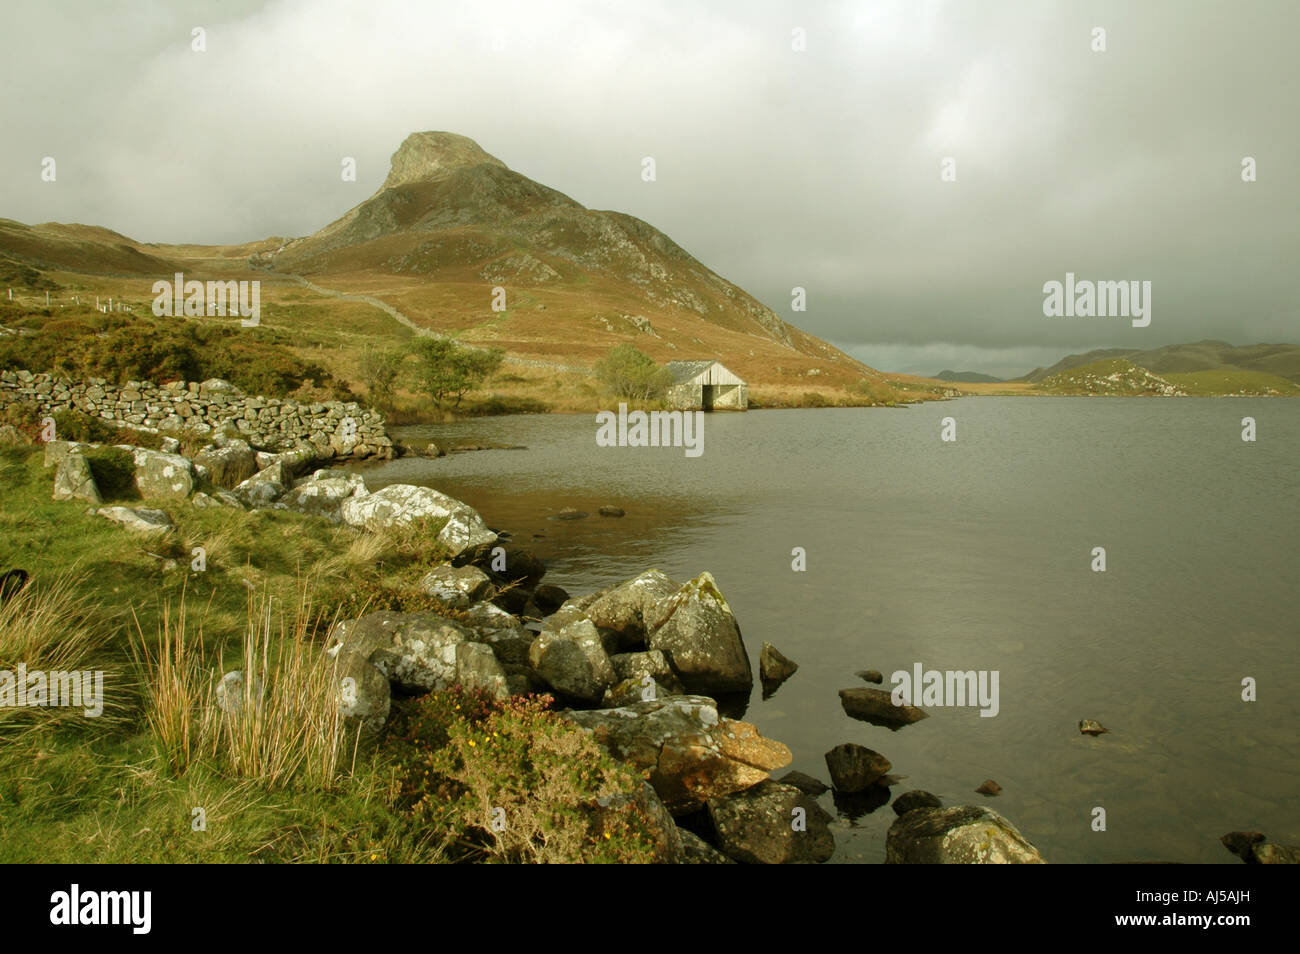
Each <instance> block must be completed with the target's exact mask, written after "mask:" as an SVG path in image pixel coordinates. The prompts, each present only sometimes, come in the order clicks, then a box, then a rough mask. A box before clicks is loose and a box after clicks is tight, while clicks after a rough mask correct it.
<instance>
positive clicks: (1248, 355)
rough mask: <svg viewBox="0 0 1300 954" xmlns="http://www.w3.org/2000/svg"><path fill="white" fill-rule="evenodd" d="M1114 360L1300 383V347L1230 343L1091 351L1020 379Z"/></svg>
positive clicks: (1166, 370) (1162, 370)
mask: <svg viewBox="0 0 1300 954" xmlns="http://www.w3.org/2000/svg"><path fill="white" fill-rule="evenodd" d="M1113 359H1123V360H1126V361H1131V362H1132V363H1133V364H1136V365H1138V366H1139V367H1142V368H1146V369H1147V370H1149V371H1151V372H1153V373H1155V374H1158V375H1167V374H1193V373H1200V372H1207V371H1220V372H1230V371H1254V372H1258V373H1260V374H1263V375H1266V376H1269V377H1278V378H1284V379H1286V380H1287V381H1290V382H1292V383H1293V384H1300V345H1292V344H1259V345H1243V346H1240V347H1237V346H1234V345H1230V344H1228V343H1227V342H1226V341H1197V342H1194V343H1192V344H1181V345H1166V346H1164V347H1162V348H1152V349H1150V350H1149V351H1138V350H1132V349H1124V348H1108V349H1104V350H1099V351H1089V352H1088V353H1087V354H1072V355H1068V356H1067V357H1065V358H1062V359H1061V360H1060V361H1058V362H1057V363H1056V364H1054V365H1052V366H1051V367H1050V368H1035V369H1034V370H1033V371H1031V372H1029V373H1028V374H1026V375H1025V376H1024V377H1023V378H1019V379H1018V380H1021V381H1029V382H1033V383H1039V382H1042V381H1045V380H1047V379H1048V378H1050V377H1053V376H1055V375H1059V374H1061V373H1062V372H1064V371H1068V370H1070V369H1071V368H1078V367H1082V366H1083V365H1088V364H1093V363H1095V362H1097V361H1106V360H1113ZM1224 380H1225V381H1226V380H1227V379H1226V378H1225V379H1224ZM1242 380H1243V381H1247V382H1249V383H1251V384H1252V385H1254V384H1258V383H1260V382H1261V381H1266V379H1253V378H1248V379H1242Z"/></svg>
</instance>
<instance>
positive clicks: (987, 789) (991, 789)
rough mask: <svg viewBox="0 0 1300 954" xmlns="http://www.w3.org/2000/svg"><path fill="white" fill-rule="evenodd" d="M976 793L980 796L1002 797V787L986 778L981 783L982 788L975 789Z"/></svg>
mask: <svg viewBox="0 0 1300 954" xmlns="http://www.w3.org/2000/svg"><path fill="white" fill-rule="evenodd" d="M975 791H976V792H977V793H978V794H980V795H1001V794H1002V786H1001V785H999V784H998V783H997V782H995V781H993V779H991V778H986V779H985V780H984V781H983V782H982V783H980V787H979V788H977V789H975Z"/></svg>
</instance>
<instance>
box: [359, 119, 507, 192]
mask: <svg viewBox="0 0 1300 954" xmlns="http://www.w3.org/2000/svg"><path fill="white" fill-rule="evenodd" d="M483 164H488V165H494V166H500V167H501V168H502V169H504V168H506V164H505V163H504V162H502V161H501V160H500V159H498V158H496V157H495V156H490V155H488V154H487V153H486V152H484V151H483V149H482V148H481V147H480V146H479V144H478V143H476V142H475V141H474V140H473V139H470V138H468V137H467V136H458V135H456V134H455V133H449V132H417V133H411V135H409V136H407V137H406V139H405V141H403V143H402V144H401V145H400V146H398V148H397V152H395V153H393V159H392V167H391V168H390V170H389V172H388V178H387V179H385V180H384V185H383V188H385V189H391V188H393V187H395V186H401V185H406V184H408V183H411V182H427V181H429V180H433V179H440V178H442V177H443V176H445V175H447V174H448V173H450V172H452V171H453V170H456V169H460V168H464V167H466V166H477V165H483Z"/></svg>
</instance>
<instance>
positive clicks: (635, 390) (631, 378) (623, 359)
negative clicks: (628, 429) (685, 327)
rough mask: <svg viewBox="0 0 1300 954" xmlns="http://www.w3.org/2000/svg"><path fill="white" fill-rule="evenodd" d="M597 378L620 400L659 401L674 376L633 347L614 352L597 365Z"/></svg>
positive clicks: (620, 347) (620, 346) (622, 345)
mask: <svg viewBox="0 0 1300 954" xmlns="http://www.w3.org/2000/svg"><path fill="white" fill-rule="evenodd" d="M596 376H597V377H598V378H599V379H600V381H601V383H602V384H604V385H605V387H606V388H608V389H609V390H610V392H612V393H613V394H614V395H615V396H616V397H621V398H630V399H632V400H635V401H657V400H659V399H661V398H662V397H663V396H664V395H665V394H666V393H667V391H668V386H669V385H670V384H671V383H672V374H671V373H670V372H669V370H668V369H667V368H661V367H659V365H657V364H655V362H654V359H653V358H651V357H650V356H649V355H646V354H642V353H641V352H640V351H638V350H637V349H636V348H635V347H633V346H632V345H630V344H621V345H618V346H616V347H614V348H611V349H610V352H609V354H607V355H605V357H604V358H602V359H601V360H600V361H598V362H596Z"/></svg>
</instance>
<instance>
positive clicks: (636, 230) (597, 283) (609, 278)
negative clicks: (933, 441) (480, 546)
mask: <svg viewBox="0 0 1300 954" xmlns="http://www.w3.org/2000/svg"><path fill="white" fill-rule="evenodd" d="M261 262H262V263H263V264H269V265H270V266H271V267H272V268H274V269H275V270H276V271H285V272H291V273H295V274H302V275H308V276H311V277H312V279H313V280H314V281H318V282H320V283H322V284H329V281H328V279H329V278H330V277H333V276H337V277H338V278H342V279H348V278H356V277H359V273H361V272H367V273H370V275H371V277H372V279H373V277H374V276H375V275H376V274H379V275H389V276H392V277H393V278H394V279H398V281H396V282H390V283H389V284H390V286H392V287H394V288H395V289H396V294H398V295H402V296H404V304H397V303H395V304H396V306H397V307H399V308H400V309H401V310H402V311H404V312H406V313H407V314H412V315H417V316H418V315H419V314H420V312H421V307H420V304H421V303H420V302H419V301H413V300H412V297H413V296H412V295H411V294H410V293H409V288H404V287H403V282H402V281H401V279H410V280H412V281H413V282H415V281H418V282H419V283H421V284H424V285H426V286H430V285H436V286H440V287H426V288H425V291H426V293H427V294H426V296H425V297H426V299H427V300H426V301H425V302H424V304H426V305H430V304H431V305H432V306H433V308H432V311H433V313H430V312H429V311H427V310H426V314H428V315H429V318H430V324H431V325H441V326H442V327H443V328H444V329H446V328H447V326H448V325H449V326H450V328H449V329H448V330H457V331H464V332H470V333H469V334H467V335H466V337H467V338H469V339H471V340H472V339H473V338H474V337H475V334H474V333H473V331H472V329H473V328H475V327H476V326H478V325H481V324H482V323H483V321H484V318H485V317H486V316H485V314H484V313H485V312H487V311H488V309H487V303H488V300H489V292H490V289H491V288H492V287H495V286H501V287H503V288H505V290H506V294H507V301H508V302H512V304H515V305H523V306H524V307H530V308H534V309H538V306H539V305H540V306H541V307H540V309H538V310H547V309H550V308H559V309H561V310H562V314H563V320H564V321H565V322H568V323H575V324H576V327H577V328H578V329H580V331H581V333H580V334H579V336H578V337H579V338H580V339H585V338H587V337H588V335H589V332H590V331H591V330H593V328H594V330H596V331H597V332H599V331H609V330H611V329H612V330H614V331H615V332H616V333H619V334H621V335H623V336H626V335H628V334H631V335H633V336H636V335H638V334H641V335H643V336H644V339H645V340H644V343H645V344H646V345H647V346H648V347H647V349H646V350H648V351H650V352H653V351H655V350H659V351H664V350H665V349H664V348H663V347H662V346H661V345H662V344H664V343H667V344H671V345H673V346H674V347H673V348H671V349H667V350H669V351H674V350H675V351H676V352H677V353H676V354H671V353H669V354H667V355H660V357H676V358H681V357H701V356H703V357H713V356H720V357H722V358H723V359H724V361H727V360H735V361H738V362H739V363H741V364H744V363H745V358H746V357H747V356H748V355H747V354H746V352H747V351H748V350H750V349H751V348H753V339H755V338H757V339H761V340H764V341H765V342H767V343H770V344H774V345H777V346H778V347H779V348H780V349H782V350H786V351H791V352H796V353H798V354H801V355H804V356H808V357H814V358H816V359H818V360H819V362H829V363H830V364H831V365H835V366H838V369H837V368H833V367H832V368H824V369H823V372H831V371H834V370H840V369H842V371H843V372H846V373H847V374H848V375H849V376H853V377H856V378H860V377H862V376H864V375H866V376H875V372H874V371H872V369H870V368H867V367H866V366H865V365H862V364H861V363H860V362H858V361H856V360H855V359H853V358H850V357H849V356H848V355H845V354H843V353H842V352H839V351H838V350H837V349H834V348H831V347H830V346H829V345H827V344H826V343H825V342H822V341H820V340H819V339H817V338H814V337H813V336H811V335H807V334H805V333H804V332H802V331H800V330H799V329H797V328H795V327H793V326H792V325H789V324H787V323H786V322H784V321H782V320H781V318H780V317H779V316H777V315H776V314H775V313H774V312H773V311H772V310H771V309H769V308H767V307H766V306H764V305H762V304H761V303H760V302H758V301H756V300H755V299H753V298H752V297H750V296H749V295H748V294H746V293H745V292H744V291H743V290H741V289H740V288H738V287H736V286H735V285H733V284H732V283H731V282H728V281H726V280H725V279H723V278H722V277H720V276H718V275H717V274H715V273H714V272H713V271H711V270H710V269H708V268H707V267H705V266H704V265H703V264H701V263H700V262H698V261H697V260H696V259H695V258H693V257H692V256H691V255H690V254H689V253H688V252H686V251H685V250H684V249H683V248H681V246H679V245H678V244H677V243H675V242H674V241H673V240H672V239H670V238H669V237H668V236H666V235H665V234H663V233H662V232H660V231H659V230H657V229H655V228H654V227H652V226H650V225H649V224H647V223H645V222H643V221H641V220H640V219H637V218H635V217H633V216H630V215H624V214H622V213H618V212H603V211H595V210H591V209H587V208H585V207H583V206H582V205H580V204H579V203H578V202H576V201H574V200H573V199H571V198H569V197H568V196H566V195H564V194H563V193H561V192H557V191H556V190H554V189H551V188H549V187H547V186H544V185H541V184H540V183H537V182H534V181H533V180H531V179H529V178H527V177H526V176H523V175H520V174H519V173H517V172H513V171H512V170H510V169H509V168H507V167H506V166H505V164H504V163H502V162H501V161H500V160H499V159H496V158H494V157H493V156H490V155H488V154H487V153H486V152H484V151H483V150H482V149H481V148H479V146H478V145H477V144H476V143H474V142H473V141H472V140H470V139H467V138H465V137H463V136H457V135H454V134H451V133H445V132H423V133H414V134H412V135H411V136H409V137H407V139H406V140H405V141H404V142H403V143H402V145H401V147H400V148H399V149H398V150H397V152H396V153H394V155H393V158H392V170H391V171H390V173H389V175H388V178H387V179H386V180H385V182H384V184H383V186H382V187H381V188H380V189H379V191H378V192H376V193H375V194H374V195H373V196H371V197H370V198H369V199H367V200H366V201H365V202H362V203H361V204H360V205H358V206H356V207H355V208H353V209H351V210H350V211H348V212H347V213H346V214H344V215H343V216H342V217H340V218H339V219H338V220H337V221H335V222H333V223H331V224H330V225H327V226H326V227H325V228H323V229H321V230H320V231H319V232H317V233H315V234H314V235H311V236H308V237H306V238H302V239H298V240H295V241H292V242H289V243H288V244H287V245H285V246H284V247H283V248H281V249H279V250H278V251H276V252H275V253H273V254H270V255H267V256H263V257H262V259H261ZM335 284H338V283H337V282H336V283H335ZM452 291H455V292H456V293H455V294H449V293H450V292H452ZM415 297H417V298H418V296H415ZM471 316H472V320H471ZM514 317H515V318H521V317H522V316H520V315H519V313H518V312H515V315H514ZM558 317H559V316H557V315H555V314H551V315H548V316H547V321H546V324H548V325H549V326H550V327H551V328H552V330H553V331H557V330H559V329H556V327H555V326H556V325H557V324H558V322H557V318H558ZM677 320H680V321H683V322H686V323H688V324H691V323H693V322H695V321H700V322H704V323H706V324H707V325H710V326H712V327H713V328H714V329H718V330H724V331H729V332H733V333H736V334H739V335H743V336H745V339H748V340H747V341H746V340H744V339H741V340H736V341H734V344H732V347H731V348H726V349H723V350H722V353H711V352H716V351H717V347H716V345H717V343H716V342H706V341H704V340H703V336H701V335H699V334H698V333H693V329H691V328H689V327H688V328H686V329H683V328H676V329H674V322H676V321H677ZM593 321H594V325H593ZM504 323H505V324H507V325H508V323H509V318H507V319H505V320H504ZM647 328H648V329H649V331H647V330H646V329H647ZM492 331H493V337H496V338H503V339H506V340H507V343H510V342H511V339H516V340H513V343H515V344H523V341H522V340H517V339H519V338H520V335H519V334H518V332H524V333H525V338H526V332H527V329H520V328H514V329H511V328H510V327H500V326H498V327H496V328H494V329H492ZM511 331H514V332H516V334H513V335H512V334H511V333H510V332H511ZM654 338H657V339H658V344H659V345H660V346H659V347H656V342H655V341H654V340H651V339H654ZM575 343H577V344H582V343H583V342H582V341H581V340H580V341H578V342H575ZM710 344H713V345H714V347H712V348H710V347H708V345H710ZM700 345H704V346H705V347H703V348H701V347H700ZM742 349H743V350H742ZM736 351H739V355H737V354H736V353H735V352H736ZM727 352H731V353H727ZM736 370H737V371H738V372H740V373H742V374H743V373H744V372H743V370H741V369H740V368H737V369H736ZM805 370H809V369H805ZM841 376H843V375H841Z"/></svg>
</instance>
